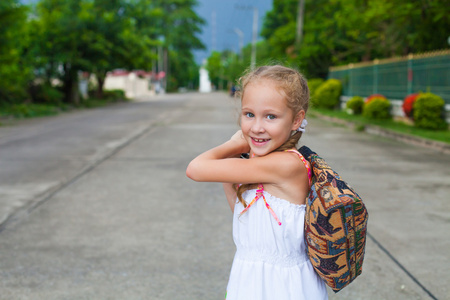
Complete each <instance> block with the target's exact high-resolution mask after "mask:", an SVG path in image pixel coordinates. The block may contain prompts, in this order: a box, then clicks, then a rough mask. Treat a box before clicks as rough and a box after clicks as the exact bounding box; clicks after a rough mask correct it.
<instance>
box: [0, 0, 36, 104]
mask: <svg viewBox="0 0 450 300" xmlns="http://www.w3.org/2000/svg"><path fill="white" fill-rule="evenodd" d="M26 20H27V8H26V7H25V6H23V5H20V4H19V1H17V0H3V1H1V2H0V28H1V29H0V41H1V42H0V78H1V80H0V104H2V103H7V102H8V103H13V102H17V101H20V100H24V99H26V98H27V91H26V90H27V85H28V81H29V80H30V79H31V70H32V68H31V67H30V65H28V64H27V61H26V57H25V56H26V51H27V47H28V44H29V35H28V27H27V24H26Z"/></svg>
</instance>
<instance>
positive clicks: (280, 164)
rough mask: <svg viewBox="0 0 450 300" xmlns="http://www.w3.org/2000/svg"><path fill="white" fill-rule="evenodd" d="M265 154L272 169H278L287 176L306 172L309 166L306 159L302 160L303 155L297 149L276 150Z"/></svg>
mask: <svg viewBox="0 0 450 300" xmlns="http://www.w3.org/2000/svg"><path fill="white" fill-rule="evenodd" d="M266 156H267V159H268V160H270V164H271V165H272V166H273V167H274V170H275V169H276V170H279V171H280V172H281V174H283V175H284V176H286V177H289V178H290V177H291V176H293V175H298V174H299V173H300V174H301V173H304V174H307V173H308V169H309V168H310V165H309V163H308V161H306V159H304V160H302V159H301V158H303V156H301V154H299V153H298V152H297V151H295V152H294V151H278V152H272V153H270V154H268V155H266ZM284 176H283V177H284Z"/></svg>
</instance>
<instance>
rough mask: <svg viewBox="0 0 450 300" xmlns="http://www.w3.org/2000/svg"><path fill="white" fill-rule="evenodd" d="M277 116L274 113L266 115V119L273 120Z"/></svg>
mask: <svg viewBox="0 0 450 300" xmlns="http://www.w3.org/2000/svg"><path fill="white" fill-rule="evenodd" d="M276 118H277V116H275V115H267V119H269V120H275V119H276Z"/></svg>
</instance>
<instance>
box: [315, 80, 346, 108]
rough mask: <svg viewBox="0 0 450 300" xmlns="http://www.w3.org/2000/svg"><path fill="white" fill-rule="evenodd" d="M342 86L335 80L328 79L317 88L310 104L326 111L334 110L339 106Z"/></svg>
mask: <svg viewBox="0 0 450 300" xmlns="http://www.w3.org/2000/svg"><path fill="white" fill-rule="evenodd" d="M341 91H342V84H341V82H340V81H339V80H337V79H328V80H327V81H325V82H324V83H323V84H322V85H321V86H319V87H318V88H317V90H316V91H315V93H314V97H313V98H312V104H313V105H315V106H317V107H321V108H326V109H334V108H336V107H337V106H338V105H339V101H340V97H341Z"/></svg>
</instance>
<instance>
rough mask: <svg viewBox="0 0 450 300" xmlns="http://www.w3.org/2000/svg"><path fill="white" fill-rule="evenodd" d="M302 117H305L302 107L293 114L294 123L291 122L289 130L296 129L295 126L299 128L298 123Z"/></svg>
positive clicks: (299, 123) (300, 122)
mask: <svg viewBox="0 0 450 300" xmlns="http://www.w3.org/2000/svg"><path fill="white" fill-rule="evenodd" d="M304 118H305V111H304V110H303V109H302V110H301V111H299V112H298V113H297V115H295V117H294V123H292V128H291V130H297V128H299V127H300V125H302V121H303V119H304Z"/></svg>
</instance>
